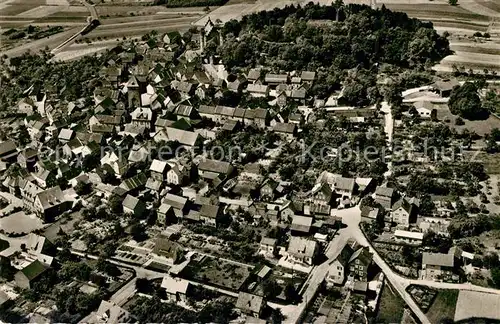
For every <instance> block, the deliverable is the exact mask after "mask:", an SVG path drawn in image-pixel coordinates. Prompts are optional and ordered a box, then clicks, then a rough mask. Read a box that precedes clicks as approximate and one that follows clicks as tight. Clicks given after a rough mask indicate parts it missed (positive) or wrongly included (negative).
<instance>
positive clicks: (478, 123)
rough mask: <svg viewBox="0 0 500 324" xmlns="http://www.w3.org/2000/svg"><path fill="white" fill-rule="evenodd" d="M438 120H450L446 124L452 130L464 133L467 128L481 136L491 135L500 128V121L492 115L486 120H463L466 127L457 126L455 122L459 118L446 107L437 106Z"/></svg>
mask: <svg viewBox="0 0 500 324" xmlns="http://www.w3.org/2000/svg"><path fill="white" fill-rule="evenodd" d="M435 108H436V110H437V118H438V119H439V120H440V121H444V120H449V122H448V123H446V124H447V125H448V126H450V128H454V129H456V130H457V131H458V132H462V131H463V130H464V129H465V128H467V129H468V130H469V131H473V132H476V133H477V134H478V135H480V136H484V135H485V134H489V133H490V132H491V130H492V129H493V128H500V119H498V118H497V117H495V116H493V115H491V116H490V117H489V118H488V119H486V120H467V119H463V121H464V122H465V125H455V120H456V119H457V117H458V116H455V115H453V114H452V113H451V112H450V110H449V109H448V107H447V106H446V105H436V106H435Z"/></svg>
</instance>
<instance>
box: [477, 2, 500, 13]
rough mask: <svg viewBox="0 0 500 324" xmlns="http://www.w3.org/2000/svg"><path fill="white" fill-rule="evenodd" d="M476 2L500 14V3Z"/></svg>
mask: <svg viewBox="0 0 500 324" xmlns="http://www.w3.org/2000/svg"><path fill="white" fill-rule="evenodd" d="M476 2H477V3H479V4H480V5H482V6H483V7H486V8H489V9H491V10H494V11H496V12H500V2H498V1H496V0H476Z"/></svg>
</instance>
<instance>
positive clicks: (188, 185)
mask: <svg viewBox="0 0 500 324" xmlns="http://www.w3.org/2000/svg"><path fill="white" fill-rule="evenodd" d="M214 32H215V33H216V31H214V28H213V25H212V24H211V22H210V21H209V22H208V23H207V26H205V29H204V32H203V33H202V35H201V37H200V39H199V41H200V49H199V50H188V51H184V52H183V53H182V54H181V55H180V56H178V57H176V55H174V52H176V51H177V50H178V49H179V48H181V47H182V46H184V45H185V43H184V40H183V38H182V37H181V36H180V35H178V33H168V34H167V35H165V37H164V38H163V39H162V42H159V43H158V44H157V47H153V48H149V45H147V44H140V45H136V46H130V47H129V48H124V47H117V48H115V49H113V50H112V53H114V57H113V58H112V59H109V61H107V62H106V63H105V67H103V69H102V71H101V72H100V74H99V77H98V78H97V79H98V80H92V82H93V83H97V84H98V86H97V87H96V90H95V91H94V96H93V103H88V102H86V100H85V99H83V98H82V99H79V100H76V101H73V102H63V101H59V100H58V98H57V96H58V93H57V92H54V91H50V89H49V90H48V89H45V90H42V89H41V88H40V87H39V86H37V85H33V86H32V87H30V88H29V89H28V90H26V91H25V93H24V98H23V99H21V100H20V101H19V104H18V110H19V111H20V112H21V113H24V114H26V115H27V117H26V118H25V119H24V120H23V122H22V125H21V126H20V127H22V128H25V129H26V131H27V134H28V136H29V139H28V142H29V143H28V144H27V145H25V146H24V147H20V146H19V143H17V144H16V142H15V141H13V140H7V141H4V142H1V143H0V175H1V180H2V182H1V183H2V185H3V187H4V189H5V190H4V191H8V192H9V194H10V195H12V196H13V197H16V198H17V199H20V200H21V201H22V207H23V208H24V209H25V210H26V211H29V212H31V213H35V214H37V215H38V216H39V217H41V218H42V219H43V220H44V221H51V220H54V219H55V218H56V217H58V216H60V215H61V214H63V213H65V212H69V211H71V210H72V209H73V208H74V207H75V206H76V205H77V204H78V203H79V202H82V201H84V200H85V199H88V197H84V196H82V195H80V194H79V193H77V191H79V190H80V187H82V185H85V186H90V187H91V188H92V192H91V193H90V195H91V196H92V195H96V196H98V197H100V198H102V199H103V200H104V201H109V200H110V199H111V198H112V197H119V199H120V201H121V205H122V206H123V212H124V213H125V214H128V215H131V216H132V217H135V218H140V217H141V216H144V215H145V214H146V213H148V212H150V211H151V210H154V211H155V212H156V216H157V217H156V219H157V225H158V226H159V227H161V228H163V227H165V226H167V225H169V224H172V223H176V222H179V221H186V222H192V223H201V224H204V225H206V226H213V227H216V226H218V225H219V223H221V222H223V221H224V220H225V219H227V217H229V216H230V214H231V213H230V211H233V212H234V211H237V210H240V209H243V210H245V211H246V212H248V213H249V214H250V215H251V216H252V217H253V219H254V221H255V222H256V223H259V222H265V223H269V224H271V225H273V226H276V225H283V224H285V226H289V228H290V231H291V234H292V235H291V237H290V240H289V242H288V247H287V248H286V251H285V254H286V259H287V262H288V263H291V264H300V265H304V266H312V265H314V263H315V261H316V260H317V258H318V256H319V255H320V253H321V249H322V244H321V243H322V242H325V241H326V240H327V239H326V238H325V235H322V234H320V233H319V232H318V230H319V229H321V228H322V227H325V226H326V227H328V226H335V222H336V220H335V210H336V209H340V208H348V207H351V206H354V205H356V204H358V202H359V201H360V199H362V198H363V197H366V196H370V195H371V196H372V197H373V200H374V202H375V203H376V204H375V205H376V206H375V207H370V206H363V208H362V219H363V220H364V221H367V222H376V221H378V220H380V218H381V217H382V219H383V221H384V222H385V224H386V229H387V230H388V231H390V230H391V225H392V224H396V230H395V232H394V239H395V241H396V242H398V243H405V244H417V245H418V244H421V243H422V240H423V235H424V232H426V231H429V230H433V231H436V232H438V233H439V231H440V230H442V231H444V230H445V228H446V225H447V224H446V222H445V221H444V220H442V219H434V218H431V217H427V218H418V217H417V216H418V208H419V201H418V199H414V198H408V197H404V196H400V195H398V193H397V192H396V191H395V190H394V189H392V188H388V187H385V186H379V187H377V185H376V183H375V181H374V180H373V179H371V178H362V177H343V176H341V175H337V174H333V173H330V172H327V171H324V172H322V173H321V174H320V175H319V177H318V178H317V180H316V183H315V185H314V187H313V188H312V189H311V190H310V191H307V192H297V191H296V190H294V186H293V184H292V183H290V182H286V181H282V180H281V179H280V177H279V176H278V175H276V174H270V175H265V176H264V173H263V172H262V168H263V167H265V165H264V164H259V163H251V164H247V165H244V166H241V167H236V166H235V165H233V164H232V163H230V162H227V161H221V160H216V159H212V158H210V157H207V156H203V155H202V154H199V152H198V149H199V148H200V147H202V146H203V145H204V144H205V143H207V141H209V140H212V139H214V138H215V137H216V134H217V133H218V132H224V133H226V134H230V133H234V132H238V131H242V130H243V129H244V128H245V127H249V126H252V127H255V128H258V129H265V130H268V131H271V132H274V133H276V134H277V135H279V138H281V140H282V141H292V140H293V139H294V138H295V137H296V136H297V134H298V132H299V131H300V128H301V127H302V126H303V124H304V122H305V120H306V119H307V116H306V114H303V113H301V112H300V111H301V110H297V112H294V113H287V114H282V113H281V111H282V110H283V108H284V107H286V106H287V105H288V104H290V103H291V102H293V103H294V105H307V104H308V103H311V102H313V100H312V98H309V97H308V90H309V89H310V87H311V86H312V85H313V83H314V82H315V80H316V73H315V72H310V71H300V72H298V71H293V72H289V73H283V72H280V74H274V73H270V72H268V71H266V70H264V69H259V68H255V69H251V70H249V71H246V73H237V74H232V73H229V72H228V71H226V69H225V68H224V66H223V65H222V64H216V63H214V62H213V60H211V61H210V62H205V63H204V64H200V63H198V62H199V61H198V60H196V58H198V57H199V56H200V54H201V52H202V50H203V46H204V44H205V43H206V41H207V37H214V36H213V33H214ZM210 35H212V36H210ZM437 86H440V85H437ZM441 88H442V91H445V90H446V89H445V88H446V85H443V84H441ZM61 91H64V89H63V90H61ZM227 92H232V93H239V94H243V95H247V96H249V97H252V98H264V99H266V100H267V101H268V103H269V105H270V106H271V107H272V108H271V109H264V108H248V107H240V106H238V107H229V106H225V105H219V104H217V102H218V100H219V99H221V98H224V96H225V95H226V94H227ZM337 98H338V96H336V97H335V98H333V99H332V98H330V99H329V100H328V101H327V102H322V103H321V102H317V100H316V101H315V103H314V106H315V107H325V106H328V105H331V104H332V102H333V101H335V104H336V99H337ZM334 99H335V100H334ZM430 108H431V107H427V106H426V105H421V104H416V109H417V112H418V113H419V114H420V115H421V116H422V117H425V118H427V117H428V118H431V117H432V114H433V112H432V109H430ZM310 109H314V108H312V107H311V108H310ZM207 124H209V125H214V126H213V127H208V126H206V125H207ZM200 125H201V126H200ZM18 142H19V141H18ZM162 146H165V147H168V148H170V149H175V148H182V150H183V152H186V151H187V152H190V153H191V154H172V153H170V155H169V156H168V158H166V159H165V158H163V156H157V154H153V152H154V151H155V149H156V148H158V147H162ZM190 155H191V156H190ZM151 196H152V197H154V198H153V200H154V204H153V203H152V202H151V200H150V199H146V197H151ZM153 206H155V207H153ZM156 206H157V207H156ZM337 221H338V220H337ZM417 223H418V224H419V225H418V226H419V230H417V231H416V230H415V226H414V225H415V224H417ZM337 225H338V224H337ZM410 229H411V230H410ZM314 234H316V235H314ZM313 235H314V238H312V236H313ZM49 245H50V244H49V242H48V241H46V240H44V238H43V237H40V236H38V235H35V234H30V238H29V240H28V244H26V247H25V248H24V250H23V252H22V253H21V255H20V256H18V255H16V256H15V257H12V258H10V259H11V262H12V264H14V266H15V268H16V269H17V270H18V272H17V273H16V274H15V281H16V283H17V285H18V286H19V287H21V288H27V289H29V288H30V287H32V285H33V283H34V282H36V280H38V279H39V278H41V276H42V274H43V273H44V272H45V271H46V270H47V269H48V268H49V267H50V266H51V263H52V259H53V255H54V254H53V253H52V252H53V251H52V252H50V253H49V252H47V251H48V250H51V248H50V246H49ZM175 250H176V246H175V244H174V243H173V242H170V241H168V240H165V239H161V240H157V244H156V246H155V250H154V251H155V253H156V254H159V255H160V254H161V255H166V254H169V255H170V254H173V253H174V252H175ZM277 251H278V246H277V240H276V239H274V238H269V237H263V238H262V240H261V242H260V253H262V254H263V255H266V256H269V257H275V256H276V255H277ZM13 260H14V261H13ZM453 260H454V257H453V255H452V256H451V257H450V256H449V255H437V254H432V253H424V255H423V273H424V276H425V277H426V278H437V277H441V276H443V275H446V274H448V272H449V271H451V269H452V268H453V266H454V263H453ZM372 265H373V256H372V254H371V253H370V252H369V250H368V248H366V247H362V246H358V245H357V243H356V242H348V243H347V244H346V245H345V247H343V249H342V252H341V253H340V255H339V257H338V258H337V259H336V260H334V261H333V262H332V263H331V264H330V265H329V271H328V275H327V278H326V282H327V283H328V284H331V285H343V284H344V283H346V281H347V282H349V283H352V284H353V287H354V288H353V289H355V290H357V291H364V292H366V291H367V287H368V285H367V282H368V277H369V272H370V268H371V267H372ZM161 287H162V288H163V289H164V290H165V292H166V294H167V296H168V299H169V300H171V301H175V302H186V295H187V294H189V290H190V287H191V285H190V283H189V282H188V281H186V280H183V279H180V278H173V277H168V276H167V277H165V278H164V279H163V282H162V284H161ZM265 304H266V302H265V300H264V298H263V297H260V296H256V295H253V294H249V293H245V292H240V294H239V296H238V301H237V304H236V307H237V308H238V309H240V310H241V311H242V312H244V313H246V314H249V315H251V316H255V317H259V316H260V315H261V314H262V310H263V309H264V307H265ZM129 319H130V314H129V313H128V312H127V311H125V310H123V309H122V308H121V307H119V306H118V305H116V304H113V303H111V302H106V301H103V302H102V303H101V305H100V306H99V308H98V310H97V311H95V312H93V313H92V314H91V315H90V317H89V318H88V322H89V323H102V322H109V323H115V322H127V321H128V320H129Z"/></svg>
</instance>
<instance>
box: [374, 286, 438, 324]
mask: <svg viewBox="0 0 500 324" xmlns="http://www.w3.org/2000/svg"><path fill="white" fill-rule="evenodd" d="M404 309H405V302H404V300H403V299H402V298H401V296H399V294H398V293H397V292H396V291H395V290H394V289H393V288H392V287H391V286H390V284H389V283H388V282H387V281H386V283H385V286H384V288H383V290H382V296H381V297H380V305H379V309H378V314H377V319H376V320H375V322H376V323H400V322H401V318H402V317H403V313H404ZM432 323H434V322H432Z"/></svg>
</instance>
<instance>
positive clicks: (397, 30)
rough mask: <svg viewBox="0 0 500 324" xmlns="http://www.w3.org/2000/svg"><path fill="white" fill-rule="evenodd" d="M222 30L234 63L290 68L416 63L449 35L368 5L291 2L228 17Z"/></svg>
mask: <svg viewBox="0 0 500 324" xmlns="http://www.w3.org/2000/svg"><path fill="white" fill-rule="evenodd" d="M337 19H338V21H337ZM223 32H224V33H225V34H226V35H227V36H228V37H227V41H226V42H225V43H224V44H223V45H222V46H221V47H219V48H218V49H217V50H218V51H219V53H220V54H221V55H222V58H223V60H224V62H225V63H226V64H227V65H228V66H230V67H234V66H253V65H255V64H257V63H265V64H266V65H270V66H272V67H275V68H276V69H284V70H288V71H291V70H295V69H298V70H303V69H309V70H316V69H318V68H326V69H332V68H333V69H342V70H343V69H349V68H354V67H357V66H361V67H364V68H370V67H371V66H373V64H374V63H390V64H394V65H397V66H400V67H416V66H421V65H425V64H429V63H432V62H437V61H439V60H441V59H442V58H443V57H445V56H446V55H448V54H449V53H450V49H449V44H448V41H447V39H446V38H444V37H441V36H439V35H438V34H437V33H436V31H435V30H434V29H433V26H432V23H428V22H422V21H420V20H418V19H414V18H409V17H408V15H406V14H405V13H401V12H393V11H390V10H388V9H386V8H385V7H382V9H378V10H373V9H371V8H370V7H368V6H366V5H353V4H350V5H347V6H343V5H341V4H338V5H335V4H334V5H332V6H320V5H316V4H313V3H309V4H307V5H306V6H304V7H302V8H301V7H294V6H288V7H285V8H283V9H274V10H272V11H262V12H258V13H254V14H251V15H248V16H245V17H243V19H242V20H241V21H235V20H232V21H229V22H227V23H226V24H225V26H224V28H223ZM236 37H239V38H238V39H236ZM261 53H265V55H261ZM264 60H265V62H264Z"/></svg>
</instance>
